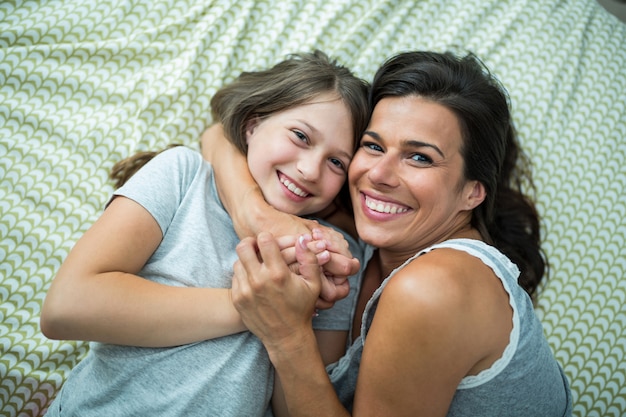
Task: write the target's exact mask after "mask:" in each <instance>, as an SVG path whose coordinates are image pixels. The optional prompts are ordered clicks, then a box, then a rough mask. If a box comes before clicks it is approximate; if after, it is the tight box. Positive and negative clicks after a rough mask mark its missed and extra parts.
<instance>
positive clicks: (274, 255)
mask: <svg viewBox="0 0 626 417" xmlns="http://www.w3.org/2000/svg"><path fill="white" fill-rule="evenodd" d="M256 243H257V246H258V248H259V256H260V258H261V262H262V263H263V264H264V265H265V267H266V268H267V269H268V270H270V271H273V274H272V276H275V277H276V278H279V277H280V275H281V274H284V273H285V271H288V267H287V264H286V263H285V260H284V259H283V256H282V254H281V251H280V248H279V247H278V242H277V241H276V239H275V238H274V236H272V234H271V233H267V232H262V233H259V235H258V236H257V242H256ZM296 259H297V255H296Z"/></svg>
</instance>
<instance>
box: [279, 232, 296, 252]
mask: <svg viewBox="0 0 626 417" xmlns="http://www.w3.org/2000/svg"><path fill="white" fill-rule="evenodd" d="M275 239H276V242H277V243H278V247H279V248H280V250H285V249H289V248H293V247H294V246H295V245H296V240H297V239H298V235H287V236H280V237H277V238H275Z"/></svg>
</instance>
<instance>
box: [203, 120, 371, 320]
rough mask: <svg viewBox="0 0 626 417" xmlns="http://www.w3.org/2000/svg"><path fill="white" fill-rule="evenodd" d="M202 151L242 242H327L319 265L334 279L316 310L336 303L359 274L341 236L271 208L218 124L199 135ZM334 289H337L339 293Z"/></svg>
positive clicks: (328, 284) (343, 218)
mask: <svg viewBox="0 0 626 417" xmlns="http://www.w3.org/2000/svg"><path fill="white" fill-rule="evenodd" d="M201 147H202V156H203V157H204V159H206V160H207V161H209V162H210V163H211V164H212V165H213V167H214V171H215V180H216V182H217V188H218V193H219V196H220V199H221V200H222V203H223V204H224V207H225V208H226V210H227V211H228V213H229V214H230V215H231V218H232V219H233V224H234V226H235V230H236V231H237V234H238V235H239V236H240V237H241V238H244V237H249V236H256V235H257V234H258V233H260V232H262V231H268V232H271V233H272V234H273V235H274V236H285V235H292V236H293V235H298V234H303V233H313V236H314V238H315V239H316V240H318V241H324V242H326V246H325V249H326V250H327V251H328V252H326V253H324V255H330V256H329V257H328V258H327V259H326V258H325V259H321V258H320V263H321V264H322V265H323V266H324V270H325V271H326V272H328V274H329V275H331V276H334V277H336V280H335V282H332V281H329V282H327V283H326V285H325V287H324V288H323V290H322V295H321V299H320V304H319V307H320V308H328V307H329V306H331V305H332V303H334V301H336V300H337V299H340V298H343V297H345V295H346V294H347V291H346V290H347V286H346V285H345V280H346V279H347V277H348V276H350V275H354V274H356V273H357V272H358V271H359V265H360V264H359V262H358V260H357V259H355V258H353V257H352V254H351V253H350V251H349V248H348V244H347V242H346V240H345V238H344V237H343V235H342V234H341V233H339V232H338V231H337V230H334V229H332V228H329V227H324V226H321V225H320V224H318V223H317V222H315V221H312V220H307V219H303V218H301V217H297V216H293V215H291V214H287V213H283V212H280V211H278V210H276V209H275V208H273V207H272V206H270V205H269V204H268V203H267V202H266V201H265V200H264V198H263V195H262V193H261V191H260V189H259V187H258V185H257V184H256V182H255V181H254V179H253V178H252V176H251V175H250V173H249V171H248V163H247V161H246V158H245V156H244V155H242V154H241V152H239V150H238V149H237V148H235V147H234V146H233V145H232V144H231V143H230V141H228V140H226V138H225V137H224V134H223V130H222V126H221V124H215V125H212V126H211V127H209V128H208V129H207V130H206V131H205V132H204V133H203V134H202V137H201ZM226 178H228V180H226ZM336 218H337V219H338V221H341V222H342V223H343V224H345V223H350V222H348V221H347V220H346V216H345V215H344V216H340V215H339V214H337V215H336ZM291 256H293V255H291ZM336 286H340V287H339V288H338V289H339V291H337V288H336ZM342 286H343V287H342ZM324 300H325V301H326V302H324Z"/></svg>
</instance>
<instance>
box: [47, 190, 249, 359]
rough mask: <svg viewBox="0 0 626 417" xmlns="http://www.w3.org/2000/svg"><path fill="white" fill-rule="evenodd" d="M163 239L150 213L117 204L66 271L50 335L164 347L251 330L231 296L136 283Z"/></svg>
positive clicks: (55, 290)
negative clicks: (234, 305) (242, 319)
mask: <svg viewBox="0 0 626 417" xmlns="http://www.w3.org/2000/svg"><path fill="white" fill-rule="evenodd" d="M161 239H162V234H161V229H160V227H159V225H158V223H157V222H156V220H155V219H154V218H153V217H152V216H151V215H150V214H149V213H148V211H146V210H145V209H144V208H143V207H142V206H141V205H139V204H137V203H136V202H134V201H133V200H130V199H128V198H125V197H116V198H115V199H114V200H113V201H112V202H111V204H110V205H109V206H108V207H107V209H106V210H105V211H104V213H103V214H102V216H101V217H100V218H99V219H98V220H97V221H96V222H95V223H94V225H93V226H92V227H91V228H90V229H89V230H88V231H87V232H86V233H85V234H84V236H83V237H81V238H80V239H79V241H78V242H77V243H76V245H75V247H74V248H73V249H72V250H71V252H70V253H69V255H68V257H67V259H66V260H65V262H64V263H63V264H62V265H61V268H60V269H59V271H58V274H57V276H56V277H55V279H54V281H53V282H52V285H51V287H50V290H49V291H48V294H47V296H46V299H45V301H44V304H43V308H42V314H41V329H42V331H43V333H44V334H45V335H46V336H47V337H50V338H52V339H72V340H89V341H100V342H105V343H114V344H123V345H133V346H151V347H161V346H173V345H180V344H185V343H191V342H196V341H200V340H205V339H211V338H215V337H219V336H223V335H226V334H233V333H237V332H240V331H243V330H245V329H246V328H245V326H244V325H243V323H242V322H241V319H240V316H239V314H238V313H237V311H236V310H235V309H234V307H233V305H232V302H231V299H230V290H229V289H217V288H179V287H173V286H168V285H162V284H158V283H155V282H152V281H149V280H147V279H144V278H141V277H139V276H137V275H136V274H137V273H138V272H139V271H140V270H141V268H142V267H143V266H144V264H145V263H146V262H147V260H148V258H149V257H150V255H152V253H153V252H154V251H155V250H156V248H157V247H158V245H159V244H160V242H161Z"/></svg>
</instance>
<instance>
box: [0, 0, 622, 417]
mask: <svg viewBox="0 0 626 417" xmlns="http://www.w3.org/2000/svg"><path fill="white" fill-rule="evenodd" d="M313 48H319V49H322V50H324V51H325V52H327V53H328V54H330V55H332V56H334V57H336V58H338V60H339V61H340V62H341V63H343V64H346V65H348V66H349V67H350V68H352V69H353V70H354V71H355V72H356V73H357V74H358V75H360V76H362V77H364V78H367V79H371V77H372V75H373V73H374V71H375V69H376V68H377V67H378V66H379V65H380V64H381V63H382V62H383V61H384V59H386V58H387V57H389V56H391V55H393V54H394V53H396V52H400V51H403V50H408V49H433V50H446V49H451V48H454V49H455V50H459V49H460V50H471V51H473V52H475V53H476V54H477V55H478V56H479V57H481V58H482V59H483V60H484V61H485V63H486V64H487V66H488V67H490V68H491V69H492V70H493V72H494V73H495V74H496V76H497V77H498V78H499V79H500V80H501V81H502V82H503V84H504V85H505V86H506V88H507V89H508V91H509V93H510V96H511V102H512V106H513V113H514V117H515V121H516V124H517V127H518V130H519V133H520V137H521V141H522V145H523V146H524V148H525V149H526V151H527V152H528V154H529V155H530V157H531V159H532V162H533V164H534V174H535V181H536V186H537V189H538V193H537V201H538V207H539V211H540V214H541V216H542V221H543V226H544V235H543V239H544V242H545V248H546V251H547V254H548V258H549V261H550V264H551V274H550V278H549V280H548V281H547V282H546V284H545V285H544V286H543V287H542V288H541V291H540V296H539V303H538V306H537V310H538V313H539V315H540V317H541V320H542V322H543V323H544V328H545V332H546V334H547V337H548V340H549V342H550V344H551V346H552V348H553V349H554V352H555V354H556V357H557V358H558V360H559V361H560V362H561V363H562V365H563V367H564V369H565V372H566V373H567V375H568V377H569V378H570V382H571V386H572V391H573V396H574V414H575V415H577V416H615V417H617V416H622V415H626V388H625V387H626V365H625V363H626V358H625V357H624V356H625V354H626V309H625V307H624V305H625V303H626V277H625V271H626V256H625V255H626V252H625V247H626V242H625V235H626V222H625V221H624V218H625V217H626V201H625V197H624V189H625V188H626V169H625V168H624V167H625V165H626V161H625V155H626V70H625V68H626V25H624V23H621V22H619V21H618V20H617V18H615V17H613V16H611V15H609V14H608V13H607V12H606V11H605V10H604V9H602V8H601V6H599V5H598V4H597V3H596V2H595V1H594V0H562V1H557V0H466V1H462V2H461V1H440V0H407V1H402V0H358V1H357V0H317V1H305V0H241V1H224V0H193V1H192V0H145V1H143V0H99V1H88V0H67V1H62V0H57V1H45V0H41V1H17V0H10V1H2V2H0V215H1V217H0V318H1V320H0V405H1V407H0V414H1V415H2V416H11V417H12V416H37V415H40V414H41V413H42V412H43V411H44V410H45V408H46V407H47V405H48V404H49V402H50V401H51V399H52V398H53V397H54V395H55V394H56V392H57V391H58V389H59V388H60V387H61V385H62V383H63V380H64V378H65V377H66V375H67V373H68V372H69V370H70V369H71V368H72V367H73V366H74V365H75V364H76V363H77V361H79V360H80V358H81V357H82V356H83V355H84V354H85V353H86V351H87V349H88V347H87V344H85V343H82V342H71V341H53V340H48V339H46V338H45V337H44V336H43V335H42V334H41V332H40V330H39V314H40V311H41V303H42V300H43V298H44V296H45V294H46V290H47V288H48V286H49V284H50V282H51V280H52V279H53V277H54V275H55V273H56V270H57V269H58V267H59V265H60V264H61V262H62V261H63V259H64V258H65V257H66V255H67V253H68V251H69V250H70V248H71V247H72V246H73V244H74V243H75V241H76V240H77V239H78V238H79V236H81V234H82V233H83V232H84V231H85V230H86V229H87V228H88V227H89V225H90V224H91V223H92V222H93V221H94V220H95V219H96V218H97V216H98V215H99V214H100V213H101V212H102V209H103V205H104V203H105V202H106V201H107V199H108V196H109V195H110V193H111V191H112V184H111V183H110V182H109V181H108V180H107V174H108V171H109V170H110V168H111V166H112V165H113V164H114V163H115V162H116V161H118V160H119V159H121V158H123V157H125V156H127V155H129V154H132V153H134V152H136V151H138V150H156V149H160V148H162V147H164V146H165V145H167V144H169V143H172V142H179V143H185V144H187V145H189V146H192V147H198V138H199V136H200V134H201V132H202V131H203V130H204V129H205V128H206V126H207V125H208V124H209V123H210V122H211V120H210V115H209V113H210V112H209V100H210V98H211V95H212V94H213V93H214V92H215V91H216V89H218V88H219V87H220V86H221V85H222V84H224V83H225V82H228V81H230V80H232V79H233V78H234V77H235V76H237V75H238V74H239V72H241V71H242V70H253V69H260V68H263V67H267V66H269V65H272V64H274V63H275V62H277V61H278V60H280V59H282V58H284V57H285V55H287V54H288V53H291V52H296V51H309V50H311V49H313Z"/></svg>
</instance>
